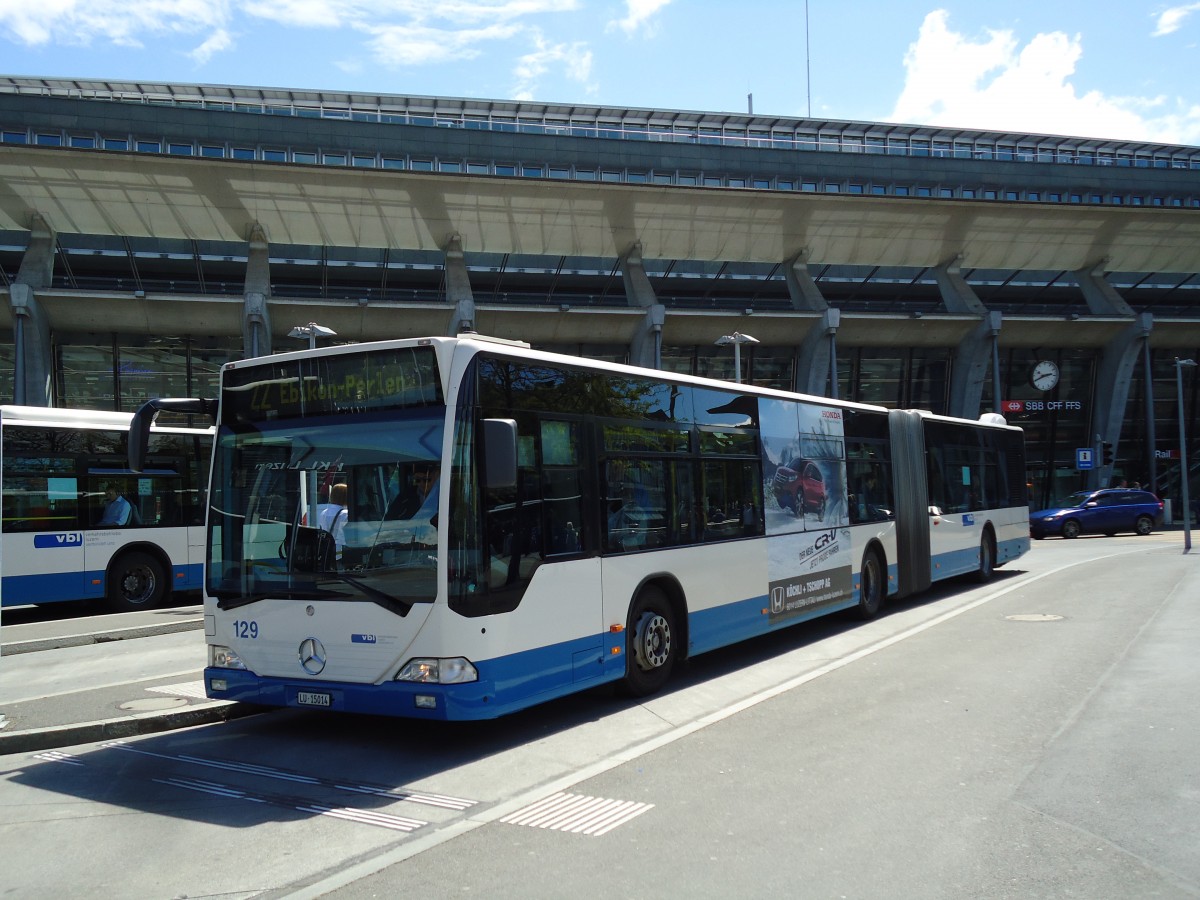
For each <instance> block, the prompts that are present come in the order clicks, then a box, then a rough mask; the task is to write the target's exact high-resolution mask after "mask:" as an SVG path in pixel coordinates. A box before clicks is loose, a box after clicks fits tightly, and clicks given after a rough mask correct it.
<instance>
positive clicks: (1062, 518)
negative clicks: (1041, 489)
mask: <svg viewBox="0 0 1200 900" xmlns="http://www.w3.org/2000/svg"><path fill="white" fill-rule="evenodd" d="M1162 522H1163V502H1162V501H1161V500H1159V499H1158V498H1157V497H1155V496H1154V495H1153V494H1151V493H1150V492H1149V491H1135V490H1129V489H1127V488H1109V489H1106V490H1101V491H1079V492H1077V493H1074V494H1071V495H1070V496H1069V497H1067V498H1065V499H1063V500H1060V501H1059V502H1058V505H1057V506H1054V507H1052V508H1050V509H1043V510H1039V511H1038V512H1031V513H1030V514H1029V534H1030V536H1031V537H1034V538H1037V539H1038V540H1041V539H1042V538H1044V537H1046V536H1047V535H1061V536H1062V537H1065V538H1073V537H1078V536H1079V535H1081V534H1107V535H1110V536H1111V535H1114V534H1116V533H1117V532H1119V531H1132V532H1133V533H1134V534H1149V533H1150V532H1152V531H1153V530H1154V529H1155V528H1161V527H1162Z"/></svg>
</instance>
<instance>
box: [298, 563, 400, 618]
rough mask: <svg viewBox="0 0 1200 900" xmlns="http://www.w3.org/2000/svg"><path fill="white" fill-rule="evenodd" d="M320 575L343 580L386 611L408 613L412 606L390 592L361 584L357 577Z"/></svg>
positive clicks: (335, 574)
mask: <svg viewBox="0 0 1200 900" xmlns="http://www.w3.org/2000/svg"><path fill="white" fill-rule="evenodd" d="M320 575H321V576H322V577H325V578H336V579H337V580H338V581H342V582H345V583H346V584H348V585H350V586H351V587H354V588H357V589H358V590H360V591H362V592H363V593H364V594H366V595H367V597H369V598H370V599H371V601H372V602H373V603H377V604H379V605H380V606H382V607H383V608H384V609H386V610H387V611H388V612H392V613H395V614H396V615H398V616H401V617H403V616H406V615H408V611H409V610H410V609H412V608H413V604H412V603H409V602H407V601H405V600H401V599H400V598H399V597H393V596H392V595H391V594H387V593H384V592H383V591H381V590H379V589H378V588H373V587H371V586H370V585H369V584H363V583H362V582H361V581H359V580H358V579H357V578H351V577H350V576H349V575H343V574H342V573H341V572H321V573H320Z"/></svg>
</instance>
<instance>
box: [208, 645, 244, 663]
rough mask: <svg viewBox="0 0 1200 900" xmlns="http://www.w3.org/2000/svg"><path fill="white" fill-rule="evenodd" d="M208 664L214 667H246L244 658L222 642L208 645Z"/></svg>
mask: <svg viewBox="0 0 1200 900" xmlns="http://www.w3.org/2000/svg"><path fill="white" fill-rule="evenodd" d="M208 665H209V666H210V667H211V668H214V669H244V668H246V664H245V663H244V662H242V658H241V657H240V656H238V655H237V654H236V653H234V652H233V651H232V650H230V649H229V648H228V647H222V646H221V645H220V644H209V645H208Z"/></svg>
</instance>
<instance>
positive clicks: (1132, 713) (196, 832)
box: [0, 535, 1200, 898]
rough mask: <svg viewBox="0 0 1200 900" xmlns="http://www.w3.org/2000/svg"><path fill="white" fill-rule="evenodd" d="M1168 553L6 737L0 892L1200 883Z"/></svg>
mask: <svg viewBox="0 0 1200 900" xmlns="http://www.w3.org/2000/svg"><path fill="white" fill-rule="evenodd" d="M1179 551H1180V547H1179V536H1178V535H1174V536H1172V535H1155V536H1152V537H1150V538H1133V537H1129V538H1113V539H1106V538H1097V539H1083V540H1079V541H1072V542H1066V541H1046V542H1042V543H1039V544H1037V545H1036V546H1035V548H1034V551H1033V552H1032V553H1031V554H1030V555H1029V556H1027V557H1026V558H1025V559H1023V560H1021V561H1019V564H1018V565H1017V566H1013V567H1010V568H1008V569H1005V570H1002V571H1001V574H1000V577H998V578H997V579H996V580H995V581H994V582H993V583H992V584H990V585H987V586H982V587H976V586H972V585H969V584H967V583H962V584H954V585H950V586H946V587H939V588H938V589H937V590H936V591H934V592H931V593H930V594H929V595H927V596H926V597H925V598H922V599H921V600H920V601H918V602H909V603H902V604H897V605H896V606H895V607H893V608H891V609H889V611H888V614H887V615H885V616H883V617H881V618H880V619H878V620H876V621H874V622H871V623H867V624H864V625H855V624H852V623H851V622H849V620H846V619H842V618H839V617H833V618H830V619H827V620H823V621H821V622H819V623H813V624H810V625H805V626H801V627H799V628H797V629H792V630H790V631H788V632H782V633H779V634H776V635H771V636H769V637H767V638H764V639H760V640H756V641H751V642H748V643H746V644H744V645H741V646H739V647H737V648H731V649H729V650H724V651H719V652H716V653H712V654H708V655H706V656H703V657H699V658H697V659H696V660H694V661H692V663H691V664H690V665H689V666H687V668H686V670H685V671H684V672H683V673H682V675H681V677H680V678H678V679H677V680H676V681H675V682H673V684H672V686H671V689H670V690H669V691H668V692H666V693H664V694H662V695H660V696H657V697H654V698H651V699H649V700H647V701H644V702H642V703H636V702H632V701H626V700H621V699H617V698H614V697H613V696H612V695H611V694H610V693H608V692H607V691H595V692H591V693H589V694H585V695H582V696H580V697H576V698H572V699H569V700H564V701H560V702H556V703H554V704H550V705H548V706H545V707H542V708H540V709H537V710H531V711H528V712H525V713H521V714H519V715H517V716H514V717H511V718H509V719H505V720H501V721H498V722H490V723H472V724H460V725H446V724H437V723H413V722H407V721H403V720H394V721H393V720H379V719H372V718H366V717H352V716H339V715H335V714H322V713H316V712H311V713H310V712H304V713H299V712H278V713H270V714H267V715H263V716H256V717H253V718H247V719H241V720H237V721H234V722H227V723H223V724H220V725H210V726H203V727H198V728H192V729H186V730H181V731H176V732H172V733H168V734H162V735H154V736H150V737H143V738H138V739H133V740H129V741H124V742H115V743H110V744H89V745H82V746H78V747H73V748H66V749H64V750H63V751H51V752H45V753H31V754H13V755H10V756H5V757H0V842H2V844H0V846H3V847H4V866H3V882H4V884H5V886H6V888H7V889H8V890H10V891H11V892H12V893H14V895H17V896H22V895H24V896H53V895H60V896H63V895H72V894H81V893H84V892H88V893H98V894H103V895H105V896H110V897H172V896H183V895H186V896H189V897H200V896H215V895H222V896H225V897H252V896H288V897H316V896H335V897H342V898H359V897H372V896H389V897H390V896H396V895H404V896H423V897H431V898H438V897H451V896H453V897H460V896H469V895H476V896H487V897H523V898H524V897H576V896H589V897H599V898H604V897H635V896H636V897H639V898H643V897H649V898H654V897H678V896H683V895H687V896H693V897H710V896H711V897H716V896H722V897H728V896H768V895H771V896H779V895H781V894H783V895H787V896H799V897H889V898H891V897H905V896H921V897H956V898H958V897H1088V898H1097V897H1195V896H1200V789H1198V787H1197V786H1198V785H1200V757H1197V754H1196V753H1195V735H1197V734H1200V702H1198V701H1200V667H1198V666H1196V665H1195V658H1196V654H1195V650H1194V648H1195V647H1196V645H1197V642H1198V641H1200V607H1198V605H1197V598H1200V562H1198V557H1197V556H1195V555H1192V556H1183V555H1182V554H1181V553H1180V552H1179ZM159 640H160V639H159V638H145V639H141V640H139V641H132V642H131V641H126V642H122V644H137V643H142V642H143V641H147V642H157V641H159ZM112 646H113V647H114V648H116V647H118V645H112ZM121 652H128V648H123V649H122V650H121Z"/></svg>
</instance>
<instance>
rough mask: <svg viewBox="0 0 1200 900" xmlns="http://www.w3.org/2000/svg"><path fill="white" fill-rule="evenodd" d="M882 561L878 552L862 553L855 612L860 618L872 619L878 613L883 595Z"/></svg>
mask: <svg viewBox="0 0 1200 900" xmlns="http://www.w3.org/2000/svg"><path fill="white" fill-rule="evenodd" d="M884 583H885V582H884V576H883V562H882V561H881V560H880V558H879V552H878V551H876V550H868V551H867V552H866V553H864V554H863V561H862V568H861V569H859V572H858V607H857V609H856V610H855V612H857V613H858V617H859V618H860V619H873V618H875V617H876V616H877V615H879V610H880V608H881V607H882V606H883V595H884Z"/></svg>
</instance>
